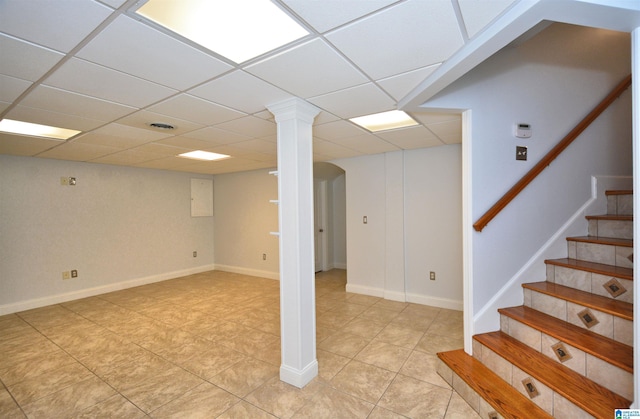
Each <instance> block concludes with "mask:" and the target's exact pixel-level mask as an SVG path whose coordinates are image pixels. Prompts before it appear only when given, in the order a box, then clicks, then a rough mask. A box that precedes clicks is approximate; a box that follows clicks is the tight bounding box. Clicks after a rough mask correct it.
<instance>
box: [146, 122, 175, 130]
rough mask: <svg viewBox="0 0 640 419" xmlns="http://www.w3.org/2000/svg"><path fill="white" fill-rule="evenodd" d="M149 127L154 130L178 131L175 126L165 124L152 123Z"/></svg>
mask: <svg viewBox="0 0 640 419" xmlns="http://www.w3.org/2000/svg"><path fill="white" fill-rule="evenodd" d="M149 126H150V127H152V128H158V129H166V130H169V129H176V127H174V126H173V125H171V124H165V123H164V122H151V123H150V124H149Z"/></svg>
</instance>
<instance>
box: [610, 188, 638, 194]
mask: <svg viewBox="0 0 640 419" xmlns="http://www.w3.org/2000/svg"><path fill="white" fill-rule="evenodd" d="M604 194H605V195H633V189H621V190H612V191H604Z"/></svg>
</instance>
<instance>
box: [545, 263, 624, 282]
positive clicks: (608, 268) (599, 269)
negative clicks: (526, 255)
mask: <svg viewBox="0 0 640 419" xmlns="http://www.w3.org/2000/svg"><path fill="white" fill-rule="evenodd" d="M544 263H546V264H548V265H555V266H563V267H565V268H572V269H577V270H580V271H587V272H593V273H597V274H600V275H606V276H615V277H616V278H621V279H628V280H630V281H633V269H631V268H624V267H621V266H613V265H606V264H604V263H596V262H589V261H586V260H580V259H570V258H562V259H547V260H545V261H544Z"/></svg>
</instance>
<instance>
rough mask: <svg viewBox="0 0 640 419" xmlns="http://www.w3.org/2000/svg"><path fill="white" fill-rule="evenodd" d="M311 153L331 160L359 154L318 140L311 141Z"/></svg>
mask: <svg viewBox="0 0 640 419" xmlns="http://www.w3.org/2000/svg"><path fill="white" fill-rule="evenodd" d="M313 152H314V153H316V152H317V153H320V154H324V155H326V156H330V158H332V159H338V158H346V157H354V156H357V155H358V154H359V153H358V152H357V151H355V150H354V149H351V148H347V147H344V146H342V145H340V144H336V143H334V142H331V141H324V140H321V139H318V138H314V139H313Z"/></svg>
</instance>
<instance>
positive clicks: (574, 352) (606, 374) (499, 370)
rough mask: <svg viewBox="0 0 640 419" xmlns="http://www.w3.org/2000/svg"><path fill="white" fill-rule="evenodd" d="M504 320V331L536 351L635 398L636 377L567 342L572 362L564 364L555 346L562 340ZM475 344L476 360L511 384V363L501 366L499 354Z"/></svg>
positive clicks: (515, 322)
mask: <svg viewBox="0 0 640 419" xmlns="http://www.w3.org/2000/svg"><path fill="white" fill-rule="evenodd" d="M502 317H505V319H503V320H502V319H501V320H502V321H501V324H502V325H503V327H502V328H501V330H502V332H504V333H506V334H508V335H509V336H511V337H514V338H516V339H518V340H520V341H521V342H523V343H525V344H526V345H527V346H529V347H531V348H532V349H534V350H536V351H538V352H541V353H542V354H543V355H545V356H546V357H547V358H549V359H550V360H552V361H554V362H556V363H559V364H562V365H564V366H565V367H567V368H570V369H572V370H573V371H575V372H577V373H578V374H580V375H583V376H585V377H587V378H589V379H590V380H592V381H594V382H596V383H597V384H600V385H601V386H604V387H607V388H608V389H610V390H611V391H613V392H615V393H617V394H620V395H621V396H623V397H626V398H628V399H632V398H633V374H631V373H629V372H628V371H625V370H623V369H622V368H619V367H617V366H615V365H611V364H609V363H607V362H606V361H603V360H601V359H599V358H596V357H594V356H592V355H590V354H587V353H585V352H584V351H582V350H580V349H578V348H576V347H574V346H571V345H569V344H568V343H566V342H562V343H564V346H565V348H566V351H567V353H569V354H570V355H571V359H568V360H566V361H565V362H560V360H559V359H558V357H557V356H556V354H555V352H554V350H553V348H552V346H553V345H555V344H556V343H558V342H560V341H559V340H558V339H556V338H554V337H551V336H549V335H547V334H546V333H543V332H541V331H539V330H536V329H534V328H532V327H530V326H527V325H525V324H522V323H520V322H519V321H517V320H516V319H512V318H510V317H508V316H504V315H501V318H502ZM521 337H523V339H521ZM473 344H474V346H473V356H474V357H475V358H476V359H479V360H480V361H482V363H483V364H485V365H487V366H488V367H489V368H491V369H492V370H493V372H495V373H496V374H498V375H499V376H500V377H501V378H502V379H503V380H505V381H507V382H509V380H508V375H505V373H504V371H505V365H504V363H506V362H507V361H505V360H504V359H502V358H500V359H501V360H502V363H503V364H501V363H500V361H499V360H496V359H495V358H493V356H492V355H491V354H495V353H494V352H493V351H491V350H490V349H488V348H485V347H484V346H483V345H482V344H481V343H479V342H477V341H475V340H474V342H473ZM481 347H482V348H484V349H483V350H486V351H490V352H491V354H487V352H480V350H481ZM495 356H497V355H495Z"/></svg>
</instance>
